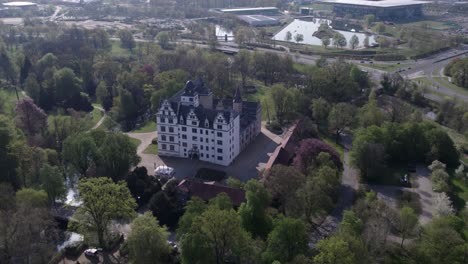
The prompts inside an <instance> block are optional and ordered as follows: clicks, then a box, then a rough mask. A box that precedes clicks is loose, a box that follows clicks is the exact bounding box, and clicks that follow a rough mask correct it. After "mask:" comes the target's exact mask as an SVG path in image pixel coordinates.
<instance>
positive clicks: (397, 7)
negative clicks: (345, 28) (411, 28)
mask: <svg viewBox="0 0 468 264" xmlns="http://www.w3.org/2000/svg"><path fill="white" fill-rule="evenodd" d="M321 2H322V3H326V4H331V5H333V12H334V13H335V14H336V15H337V16H345V15H352V16H353V17H363V16H365V15H374V16H375V19H376V20H380V21H382V20H387V21H398V20H411V19H416V18H419V17H421V16H422V14H423V13H422V6H423V4H425V3H429V2H428V1H419V0H321Z"/></svg>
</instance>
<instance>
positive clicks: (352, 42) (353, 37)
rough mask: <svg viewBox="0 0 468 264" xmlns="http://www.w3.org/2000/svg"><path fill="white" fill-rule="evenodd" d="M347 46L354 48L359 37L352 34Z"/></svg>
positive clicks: (357, 44)
mask: <svg viewBox="0 0 468 264" xmlns="http://www.w3.org/2000/svg"><path fill="white" fill-rule="evenodd" d="M349 46H350V47H351V49H356V48H357V47H358V46H359V38H358V37H357V36H356V35H353V36H352V37H351V39H350V40H349Z"/></svg>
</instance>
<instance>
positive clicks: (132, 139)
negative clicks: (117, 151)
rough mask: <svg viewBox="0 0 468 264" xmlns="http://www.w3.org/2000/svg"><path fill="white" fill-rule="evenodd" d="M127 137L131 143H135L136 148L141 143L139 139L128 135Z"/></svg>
mask: <svg viewBox="0 0 468 264" xmlns="http://www.w3.org/2000/svg"><path fill="white" fill-rule="evenodd" d="M128 138H129V139H130V142H132V144H133V145H135V147H137V148H138V146H139V145H140V144H141V141H140V140H139V139H136V138H132V137H128Z"/></svg>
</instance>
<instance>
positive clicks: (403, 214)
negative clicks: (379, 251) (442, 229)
mask: <svg viewBox="0 0 468 264" xmlns="http://www.w3.org/2000/svg"><path fill="white" fill-rule="evenodd" d="M417 226H418V216H417V215H416V214H415V213H414V210H413V209H412V208H410V207H406V206H405V207H403V208H401V210H400V213H399V219H398V227H397V229H398V232H399V233H400V237H401V244H400V246H401V247H402V248H403V245H404V243H405V239H406V238H407V237H408V236H410V235H413V234H414V233H415V231H416V227H417Z"/></svg>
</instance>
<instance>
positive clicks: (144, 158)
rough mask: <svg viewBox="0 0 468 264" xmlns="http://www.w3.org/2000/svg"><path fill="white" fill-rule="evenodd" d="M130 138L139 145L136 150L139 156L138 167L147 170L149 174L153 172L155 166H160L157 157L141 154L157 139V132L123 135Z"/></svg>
mask: <svg viewBox="0 0 468 264" xmlns="http://www.w3.org/2000/svg"><path fill="white" fill-rule="evenodd" d="M125 134H126V135H127V136H129V137H131V138H135V139H138V140H139V141H140V145H138V148H137V155H138V156H140V158H141V161H140V163H139V164H138V166H144V167H146V169H147V170H148V173H149V174H152V173H153V170H154V169H155V167H156V166H158V165H161V164H162V162H161V160H160V159H159V157H158V156H157V155H153V154H146V153H143V152H144V151H145V149H146V148H147V147H148V146H149V145H151V142H152V140H153V139H154V138H156V137H157V132H156V131H154V132H148V133H125Z"/></svg>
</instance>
